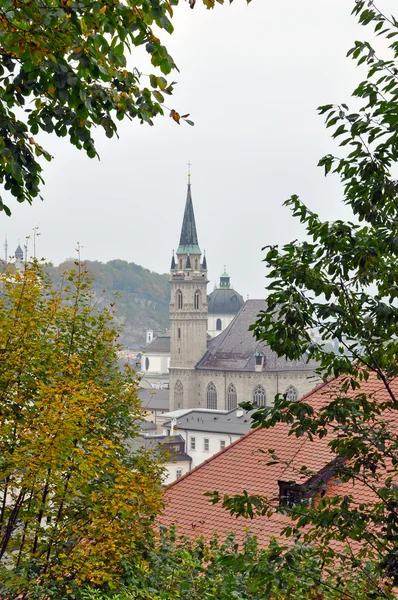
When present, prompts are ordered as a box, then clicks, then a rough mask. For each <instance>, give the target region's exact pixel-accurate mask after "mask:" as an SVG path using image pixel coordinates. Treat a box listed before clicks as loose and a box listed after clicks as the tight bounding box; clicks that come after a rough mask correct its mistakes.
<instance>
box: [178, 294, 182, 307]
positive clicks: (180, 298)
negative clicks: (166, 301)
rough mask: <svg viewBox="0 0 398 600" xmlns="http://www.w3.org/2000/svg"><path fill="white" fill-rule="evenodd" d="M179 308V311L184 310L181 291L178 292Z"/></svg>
mask: <svg viewBox="0 0 398 600" xmlns="http://www.w3.org/2000/svg"><path fill="white" fill-rule="evenodd" d="M177 308H179V309H181V308H182V291H181V290H178V291H177Z"/></svg>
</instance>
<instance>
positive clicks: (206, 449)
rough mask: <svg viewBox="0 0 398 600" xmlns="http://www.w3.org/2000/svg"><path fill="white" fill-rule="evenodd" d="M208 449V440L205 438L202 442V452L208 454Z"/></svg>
mask: <svg viewBox="0 0 398 600" xmlns="http://www.w3.org/2000/svg"><path fill="white" fill-rule="evenodd" d="M209 449H210V442H209V438H205V439H204V440H203V450H204V451H205V452H208V451H209Z"/></svg>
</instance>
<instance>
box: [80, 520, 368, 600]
mask: <svg viewBox="0 0 398 600" xmlns="http://www.w3.org/2000/svg"><path fill="white" fill-rule="evenodd" d="M371 574H372V573H371V571H370V570H369V575H371ZM113 583H114V586H115V589H114V590H113V591H112V592H108V593H106V592H103V591H101V590H98V589H97V590H94V589H86V590H83V591H82V594H81V597H79V600H180V599H186V600H198V599H200V600H204V599H208V600H231V599H233V598H236V599H238V600H264V599H265V598H267V599H269V600H304V599H305V600H337V599H340V600H341V599H342V598H343V599H346V600H354V599H355V600H362V599H363V598H365V597H366V596H365V591H366V589H367V585H368V580H367V577H366V576H365V575H363V576H362V577H355V578H352V577H351V576H350V574H349V573H347V572H346V571H345V570H344V569H340V568H332V569H328V568H327V567H326V566H325V564H322V561H321V560H320V558H319V557H317V556H316V554H315V553H314V551H313V550H311V549H310V548H306V547H305V546H302V545H299V544H297V545H295V546H294V547H293V548H292V549H288V548H287V547H282V546H279V545H278V544H277V543H276V542H275V541H272V542H271V544H270V547H269V549H267V550H261V549H259V547H258V545H257V541H256V539H255V538H253V537H250V536H249V535H248V536H247V538H246V540H245V542H244V544H243V546H242V547H241V548H240V549H239V547H238V544H237V543H236V542H235V540H234V537H233V535H231V536H230V537H229V538H227V539H226V540H225V541H224V542H221V541H220V540H219V539H217V538H215V539H213V540H212V541H211V542H210V543H209V544H206V543H205V542H204V541H203V540H198V541H190V540H189V539H187V538H177V537H176V533H175V531H174V530H173V529H171V530H170V531H166V530H162V531H161V535H160V540H159V542H158V543H157V544H156V545H154V546H153V547H152V549H151V550H150V551H148V553H147V555H146V560H145V561H144V562H141V563H137V562H136V561H135V562H131V563H130V562H128V561H126V563H125V573H124V576H123V577H122V579H121V582H120V584H115V582H113ZM375 598H376V597H375Z"/></svg>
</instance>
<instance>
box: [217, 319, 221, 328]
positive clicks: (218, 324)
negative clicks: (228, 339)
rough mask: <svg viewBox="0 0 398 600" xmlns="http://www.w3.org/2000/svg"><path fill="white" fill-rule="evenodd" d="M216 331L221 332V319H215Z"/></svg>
mask: <svg viewBox="0 0 398 600" xmlns="http://www.w3.org/2000/svg"><path fill="white" fill-rule="evenodd" d="M216 330H217V331H221V319H217V321H216Z"/></svg>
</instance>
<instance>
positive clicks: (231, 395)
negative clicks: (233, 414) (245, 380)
mask: <svg viewBox="0 0 398 600" xmlns="http://www.w3.org/2000/svg"><path fill="white" fill-rule="evenodd" d="M237 405H238V394H237V393H236V387H235V386H234V384H233V383H230V384H229V386H228V391H227V410H234V408H236V407H237Z"/></svg>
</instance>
